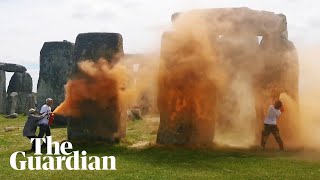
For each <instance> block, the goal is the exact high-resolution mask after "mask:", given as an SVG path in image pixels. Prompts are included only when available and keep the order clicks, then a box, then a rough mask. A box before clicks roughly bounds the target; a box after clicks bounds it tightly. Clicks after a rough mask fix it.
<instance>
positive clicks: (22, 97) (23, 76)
mask: <svg viewBox="0 0 320 180" xmlns="http://www.w3.org/2000/svg"><path fill="white" fill-rule="evenodd" d="M12 92H17V93H18V97H17V107H16V113H25V112H26V111H25V108H26V102H27V98H28V95H29V94H31V93H32V78H31V76H30V74H29V73H27V72H23V73H19V72H15V73H14V74H13V76H12V77H11V79H10V82H9V86H8V90H7V94H8V95H10V94H11V93H12Z"/></svg>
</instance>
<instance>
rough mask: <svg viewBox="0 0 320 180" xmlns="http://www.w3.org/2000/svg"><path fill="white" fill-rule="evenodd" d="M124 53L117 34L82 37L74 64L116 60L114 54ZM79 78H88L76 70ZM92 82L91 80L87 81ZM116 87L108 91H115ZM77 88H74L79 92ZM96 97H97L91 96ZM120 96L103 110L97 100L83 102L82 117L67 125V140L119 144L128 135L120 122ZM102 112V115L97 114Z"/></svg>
mask: <svg viewBox="0 0 320 180" xmlns="http://www.w3.org/2000/svg"><path fill="white" fill-rule="evenodd" d="M119 53H120V54H123V46H122V36H121V34H118V33H85V34H79V35H78V36H77V39H76V43H75V52H74V62H75V63H74V64H77V63H78V62H80V61H83V60H92V61H97V60H99V59H100V58H104V59H106V60H107V61H108V62H109V63H112V64H114V63H116V62H115V61H114V59H115V58H114V57H115V55H118V54H119ZM73 73H74V74H76V75H78V76H77V78H81V79H86V78H89V77H87V76H85V74H84V76H82V75H83V72H80V71H78V70H77V69H74V71H73ZM87 80H89V81H91V79H87ZM114 88H116V86H112V87H110V88H109V89H108V90H110V91H111V92H116V90H115V89H114ZM76 90H77V89H73V91H76ZM92 96H94V94H92ZM118 98H119V97H118V94H115V95H114V97H113V98H111V99H110V100H108V103H106V104H107V108H102V107H101V105H99V103H98V102H97V101H94V100H91V99H83V100H82V101H80V102H79V103H78V109H79V111H80V112H81V117H80V118H77V119H75V118H72V119H70V121H69V122H68V140H69V141H71V142H72V143H82V142H84V143H96V142H118V141H119V139H120V138H121V137H123V136H124V135H125V122H123V121H121V110H120V108H119V104H118V100H117V99H118ZM97 112H99V113H97Z"/></svg>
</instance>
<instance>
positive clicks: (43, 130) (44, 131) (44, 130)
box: [38, 98, 53, 147]
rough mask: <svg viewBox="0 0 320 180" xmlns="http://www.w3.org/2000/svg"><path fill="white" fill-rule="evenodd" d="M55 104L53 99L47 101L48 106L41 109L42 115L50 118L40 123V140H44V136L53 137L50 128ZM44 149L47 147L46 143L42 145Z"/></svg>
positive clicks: (43, 119)
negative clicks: (52, 108) (52, 107)
mask: <svg viewBox="0 0 320 180" xmlns="http://www.w3.org/2000/svg"><path fill="white" fill-rule="evenodd" d="M52 104H53V100H52V99H51V98H47V99H46V104H44V105H43V106H42V107H41V110H40V114H42V115H43V114H47V115H48V116H46V117H44V118H42V119H41V120H40V121H39V127H40V131H39V134H38V138H43V137H44V135H46V137H47V136H51V131H50V126H49V117H50V115H51V113H52V112H51V106H52ZM42 147H46V143H43V144H42Z"/></svg>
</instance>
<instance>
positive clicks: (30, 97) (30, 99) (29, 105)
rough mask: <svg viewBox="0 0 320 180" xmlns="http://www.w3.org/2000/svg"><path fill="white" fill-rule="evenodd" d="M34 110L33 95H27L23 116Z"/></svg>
mask: <svg viewBox="0 0 320 180" xmlns="http://www.w3.org/2000/svg"><path fill="white" fill-rule="evenodd" d="M31 108H33V109H35V108H36V101H35V96H34V94H29V95H28V97H27V102H26V108H25V112H24V113H25V114H28V112H29V109H31Z"/></svg>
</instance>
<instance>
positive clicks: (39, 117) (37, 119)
mask: <svg viewBox="0 0 320 180" xmlns="http://www.w3.org/2000/svg"><path fill="white" fill-rule="evenodd" d="M30 116H31V117H32V120H34V121H40V120H41V119H43V118H44V117H46V116H47V114H42V115H40V116H38V115H33V114H32V115H30Z"/></svg>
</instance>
